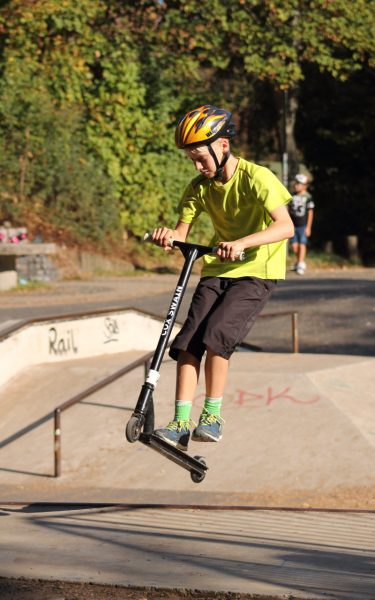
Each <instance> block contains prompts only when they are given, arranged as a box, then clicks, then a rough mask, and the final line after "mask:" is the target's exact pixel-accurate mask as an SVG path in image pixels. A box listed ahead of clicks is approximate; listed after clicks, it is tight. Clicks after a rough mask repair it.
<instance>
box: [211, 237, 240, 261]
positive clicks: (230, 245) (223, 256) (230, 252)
mask: <svg viewBox="0 0 375 600" xmlns="http://www.w3.org/2000/svg"><path fill="white" fill-rule="evenodd" d="M244 250H245V248H244V245H243V244H242V243H241V242H239V241H235V242H219V244H218V245H217V251H216V253H217V255H218V257H219V258H220V260H221V262H224V261H227V260H229V261H232V262H234V261H235V260H238V257H239V255H240V254H241V252H243V251H244Z"/></svg>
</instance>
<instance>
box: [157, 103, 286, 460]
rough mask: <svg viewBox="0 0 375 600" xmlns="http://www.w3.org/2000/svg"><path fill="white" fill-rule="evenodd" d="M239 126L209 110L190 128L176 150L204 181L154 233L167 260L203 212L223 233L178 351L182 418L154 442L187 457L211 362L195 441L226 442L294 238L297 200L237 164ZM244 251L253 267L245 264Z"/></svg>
mask: <svg viewBox="0 0 375 600" xmlns="http://www.w3.org/2000/svg"><path fill="white" fill-rule="evenodd" d="M231 116H232V115H231V113H229V112H228V111H226V110H224V109H220V108H217V107H215V106H211V105H205V106H202V107H200V108H197V109H195V110H192V111H191V112H189V113H187V114H186V115H185V116H184V117H183V118H182V119H181V121H180V122H179V124H178V126H177V129H176V135H175V137H176V145H177V147H178V148H180V149H183V150H184V151H185V153H186V155H187V156H188V157H189V158H190V159H191V161H192V162H193V164H194V166H195V168H196V169H197V171H199V172H200V175H199V176H198V177H196V178H195V179H193V180H192V181H191V183H190V184H189V185H188V187H187V189H186V190H185V193H184V195H183V197H182V200H181V203H180V217H179V220H178V221H177V224H176V227H175V228H174V229H169V228H167V227H159V228H158V229H155V230H154V231H153V233H152V239H153V240H154V241H155V242H156V243H158V244H159V245H161V246H163V247H164V248H165V250H166V251H168V250H170V249H171V248H170V247H169V246H168V244H169V240H170V239H171V238H172V239H175V240H180V241H185V240H186V238H187V236H188V234H189V232H190V229H191V227H192V226H193V224H194V222H195V220H196V219H197V218H198V216H199V214H200V213H201V212H203V211H204V212H207V213H208V215H209V216H210V218H211V220H212V224H213V227H214V231H215V235H214V237H213V238H212V240H211V245H213V246H217V247H218V251H217V256H209V255H206V256H204V257H203V261H204V267H203V270H202V278H201V279H200V281H199V283H198V286H197V288H196V290H195V293H194V296H193V299H192V302H191V306H190V309H189V313H188V316H187V319H186V321H185V323H184V325H183V327H182V329H181V331H180V332H179V334H178V335H177V336H176V338H175V340H174V341H173V343H172V345H171V348H170V356H171V357H172V358H173V359H174V360H176V361H177V381H176V398H175V414H174V418H173V419H172V421H171V422H170V423H169V424H168V425H167V426H166V427H164V428H161V429H157V430H156V431H155V432H154V433H155V435H157V436H159V437H161V438H162V439H164V440H166V441H167V442H169V443H170V444H172V445H173V446H175V447H177V448H180V449H181V450H187V446H188V442H189V439H190V423H191V421H190V411H191V407H192V401H193V399H194V394H195V390H196V386H197V383H198V378H199V371H200V363H201V360H202V357H203V354H204V353H205V352H206V359H205V366H204V370H205V385H206V398H205V401H204V407H203V409H202V413H201V416H200V418H199V424H198V426H197V427H196V428H195V429H194V431H193V433H192V439H193V440H195V441H199V442H217V441H219V440H220V439H221V437H222V429H223V419H222V418H221V404H222V399H223V393H224V387H225V383H226V378H227V372H228V365H229V358H230V356H231V354H232V353H233V351H234V350H235V347H236V345H237V344H239V343H240V342H241V341H242V340H243V339H244V338H245V337H246V336H247V334H248V333H249V331H250V329H251V327H252V325H253V324H254V321H255V319H256V317H257V315H258V314H259V313H260V311H261V310H262V309H263V307H264V306H265V304H266V302H267V300H268V298H269V296H270V294H271V291H272V289H273V288H274V286H275V284H276V282H277V280H278V279H284V278H285V261H286V239H287V238H289V237H291V236H292V235H293V223H292V221H291V219H290V216H289V213H288V210H287V208H286V204H287V203H288V202H289V201H290V194H289V192H288V191H287V190H286V189H285V188H284V186H283V185H282V184H281V183H280V182H279V180H278V179H277V178H276V177H275V176H274V175H273V174H272V173H271V171H269V170H268V169H266V168H265V167H260V166H259V165H255V164H253V163H250V162H247V161H245V160H244V159H242V158H235V157H234V156H233V155H232V154H231V152H230V139H231V138H232V137H233V135H234V133H235V130H234V125H233V123H232V122H231ZM242 251H246V253H245V254H246V255H245V260H244V261H243V262H238V261H237V262H236V256H237V255H238V253H239V252H242Z"/></svg>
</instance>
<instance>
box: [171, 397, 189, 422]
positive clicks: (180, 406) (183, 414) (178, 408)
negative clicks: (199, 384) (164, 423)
mask: <svg viewBox="0 0 375 600" xmlns="http://www.w3.org/2000/svg"><path fill="white" fill-rule="evenodd" d="M191 407H192V402H190V401H189V400H186V401H185V400H176V403H175V413H174V419H173V420H174V421H188V420H189V419H190V411H191Z"/></svg>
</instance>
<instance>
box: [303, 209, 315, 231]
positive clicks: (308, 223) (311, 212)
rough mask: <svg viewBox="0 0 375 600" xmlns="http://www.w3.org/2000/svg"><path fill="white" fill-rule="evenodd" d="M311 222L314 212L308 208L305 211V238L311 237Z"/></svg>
mask: <svg viewBox="0 0 375 600" xmlns="http://www.w3.org/2000/svg"><path fill="white" fill-rule="evenodd" d="M313 220H314V210H313V209H312V208H309V209H308V210H307V223H306V229H305V235H306V237H310V235H311V227H312V224H313Z"/></svg>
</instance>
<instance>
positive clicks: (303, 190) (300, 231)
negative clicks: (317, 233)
mask: <svg viewBox="0 0 375 600" xmlns="http://www.w3.org/2000/svg"><path fill="white" fill-rule="evenodd" d="M308 184H309V179H308V177H307V175H304V174H303V173H298V174H297V175H296V176H295V178H294V191H295V194H293V196H292V201H291V203H290V204H289V214H290V216H291V219H292V221H293V225H294V228H295V229H294V236H293V237H292V239H291V240H290V244H291V246H292V250H293V253H294V255H295V257H296V263H295V265H294V266H293V267H292V269H291V270H292V271H295V272H296V273H297V275H304V273H305V269H306V263H305V258H306V248H307V239H308V238H309V237H310V235H311V226H312V222H313V217H314V202H313V200H312V198H311V194H309V192H308V191H307V187H308Z"/></svg>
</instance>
